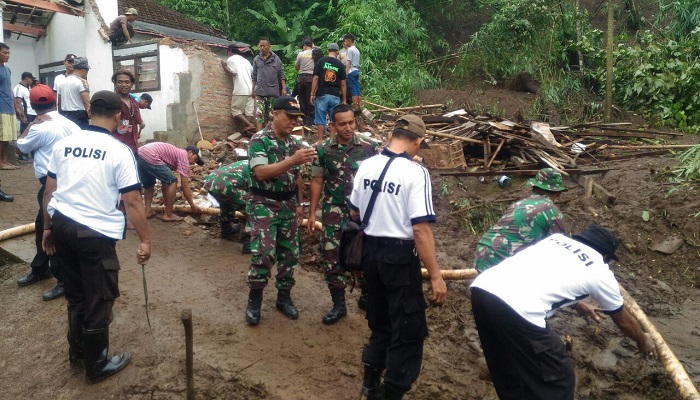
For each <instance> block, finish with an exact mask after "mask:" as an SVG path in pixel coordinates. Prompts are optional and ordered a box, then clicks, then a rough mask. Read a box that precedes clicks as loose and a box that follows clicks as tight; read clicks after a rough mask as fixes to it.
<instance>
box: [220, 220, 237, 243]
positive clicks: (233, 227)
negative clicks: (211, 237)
mask: <svg viewBox="0 0 700 400" xmlns="http://www.w3.org/2000/svg"><path fill="white" fill-rule="evenodd" d="M219 224H220V225H221V238H222V239H226V240H234V239H235V237H236V234H237V233H238V231H240V230H241V225H240V224H237V223H233V222H229V221H219Z"/></svg>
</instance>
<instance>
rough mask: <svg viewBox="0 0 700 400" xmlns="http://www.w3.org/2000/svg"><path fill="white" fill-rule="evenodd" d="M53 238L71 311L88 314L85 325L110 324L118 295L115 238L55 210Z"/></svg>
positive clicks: (98, 327) (96, 327)
mask: <svg viewBox="0 0 700 400" xmlns="http://www.w3.org/2000/svg"><path fill="white" fill-rule="evenodd" d="M51 221H52V222H53V238H54V242H55V244H56V253H57V254H56V256H57V258H58V259H59V264H60V265H61V266H65V267H64V268H63V278H64V279H65V289H66V300H67V301H68V311H75V312H77V313H78V314H80V315H84V316H85V318H84V319H83V321H82V327H83V328H85V329H102V328H107V327H108V326H109V324H110V323H111V322H112V306H113V305H114V300H115V299H116V298H117V297H119V285H118V279H119V260H118V259H117V252H116V242H117V241H116V240H114V239H111V238H108V237H106V236H104V235H102V234H100V233H98V232H96V231H94V230H92V229H90V228H88V227H87V226H85V225H82V224H79V223H77V222H75V221H73V220H72V219H70V218H68V217H66V216H65V215H63V214H61V213H59V212H55V213H54V216H53V218H52V219H51Z"/></svg>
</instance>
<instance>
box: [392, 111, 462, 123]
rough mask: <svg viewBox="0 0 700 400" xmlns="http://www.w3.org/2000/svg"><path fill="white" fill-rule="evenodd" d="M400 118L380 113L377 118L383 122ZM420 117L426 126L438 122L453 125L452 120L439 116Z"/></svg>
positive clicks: (399, 116)
mask: <svg viewBox="0 0 700 400" xmlns="http://www.w3.org/2000/svg"><path fill="white" fill-rule="evenodd" d="M402 116H403V115H392V114H385V113H382V114H381V115H380V116H379V119H381V120H383V121H396V120H398V119H399V118H401V117H402ZM420 117H421V119H423V122H425V123H426V124H434V123H440V122H445V123H448V124H453V123H455V119H454V118H448V117H443V116H440V115H421V116H420Z"/></svg>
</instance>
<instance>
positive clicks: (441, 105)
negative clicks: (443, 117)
mask: <svg viewBox="0 0 700 400" xmlns="http://www.w3.org/2000/svg"><path fill="white" fill-rule="evenodd" d="M365 103H369V102H367V101H365ZM369 104H372V103H369ZM372 105H373V106H375V107H380V108H383V109H384V110H385V111H388V109H387V108H386V107H384V106H379V105H376V104H372ZM444 106H445V105H444V104H428V105H425V106H412V107H397V108H392V109H391V111H415V110H423V109H428V108H440V107H444ZM369 111H371V112H377V111H382V110H369Z"/></svg>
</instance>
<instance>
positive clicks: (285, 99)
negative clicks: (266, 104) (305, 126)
mask: <svg viewBox="0 0 700 400" xmlns="http://www.w3.org/2000/svg"><path fill="white" fill-rule="evenodd" d="M272 109H273V110H282V111H284V112H286V113H287V114H289V115H294V116H299V115H301V116H304V113H303V112H301V109H300V108H299V102H298V101H297V100H296V99H295V98H294V97H290V96H282V97H280V98H278V99H277V100H275V105H274V107H272Z"/></svg>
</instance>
